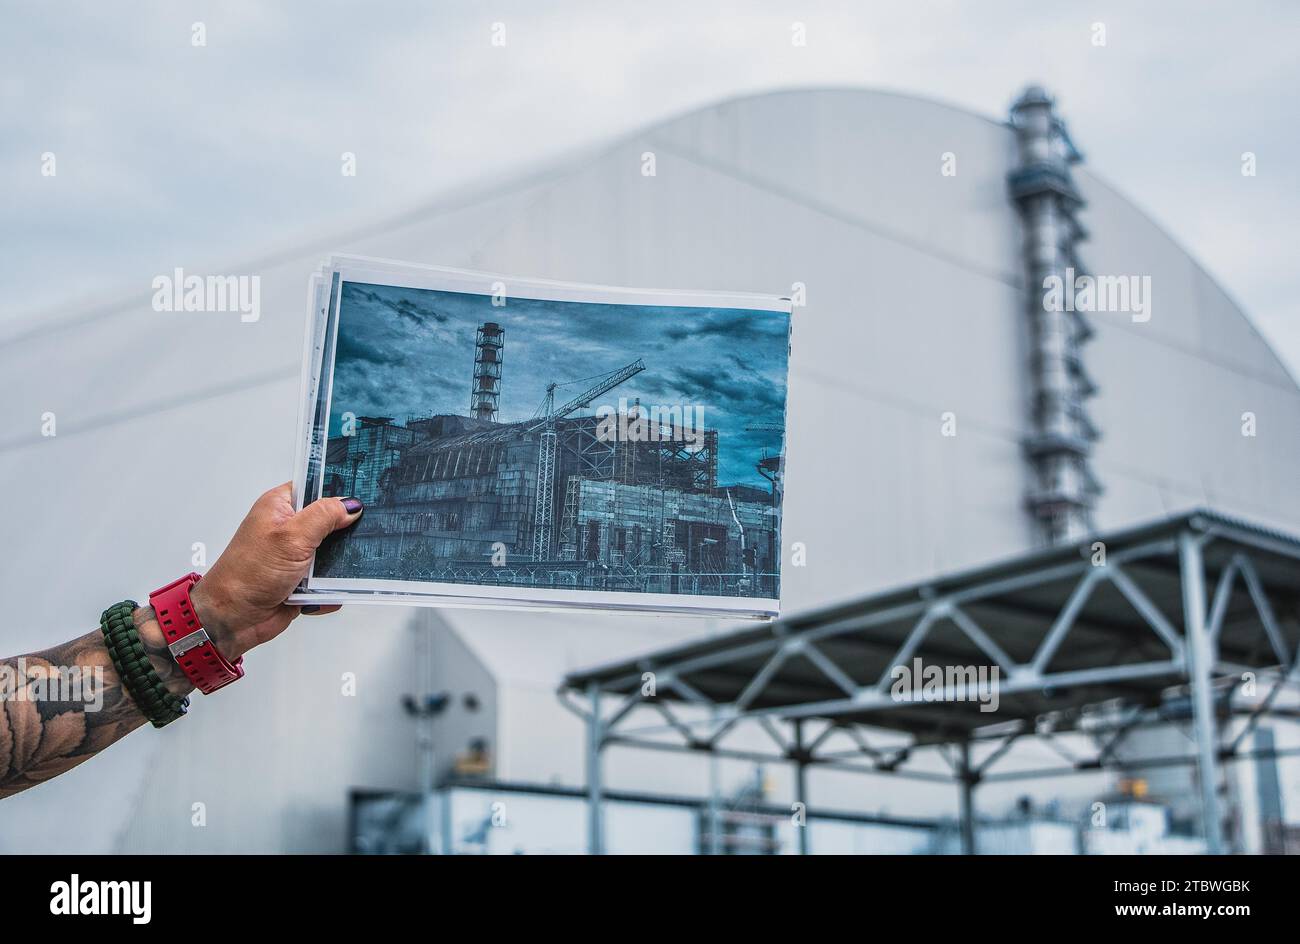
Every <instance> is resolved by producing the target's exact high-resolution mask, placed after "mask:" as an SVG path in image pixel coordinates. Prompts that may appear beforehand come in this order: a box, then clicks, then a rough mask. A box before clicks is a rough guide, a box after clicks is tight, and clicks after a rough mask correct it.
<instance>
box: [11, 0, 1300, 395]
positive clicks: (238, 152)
mask: <svg viewBox="0 0 1300 944" xmlns="http://www.w3.org/2000/svg"><path fill="white" fill-rule="evenodd" d="M796 21H798V22H802V23H804V24H805V26H806V31H807V46H806V47H804V48H796V47H793V46H792V44H791V42H790V31H791V24H792V23H794V22H796ZM195 22H202V23H203V24H204V28H205V30H206V41H207V45H206V46H205V47H201V48H196V47H195V46H193V45H192V44H191V30H192V25H193V24H194V23H195ZM494 23H504V24H505V27H506V34H505V35H506V45H505V47H503V48H498V47H493V46H492V44H491V35H492V29H493V24H494ZM1096 23H1102V24H1104V26H1105V34H1106V45H1105V46H1104V47H1098V46H1095V45H1093V36H1094V26H1093V25H1094V24H1096ZM1297 47H1300V3H1295V2H1286V0H1278V2H1259V3H1233V4H1228V3H1194V2H1144V3H1141V4H1136V3H1131V2H1117V3H1111V2H1069V3H1066V2H1048V0H1037V2H1003V3H999V2H981V3H955V2H931V3H927V2H923V0H905V2H886V3H877V2H867V0H858V2H836V0H822V2H817V0H802V2H801V0H788V2H781V3H776V2H763V0H745V2H736V3H725V2H718V3H703V2H699V0H656V2H653V3H645V2H642V0H627V2H620V0H590V2H586V0H552V2H547V3H539V2H535V0H522V2H517V0H492V2H486V0H445V2H435V0H419V2H409V3H396V2H393V3H331V2H323V0H315V2H298V0H293V2H290V0H280V2H275V3H267V2H232V0H226V2H221V3H216V2H211V0H207V2H198V3H195V2H189V0H166V2H161V0H160V2H155V3H148V2H139V0H137V2H132V3H122V2H113V0H87V2H65V0H53V2H35V0H32V2H24V0H0V126H2V127H3V128H4V133H3V135H0V225H3V234H4V252H3V253H0V277H3V281H4V285H5V289H6V291H5V295H4V298H3V301H0V322H3V321H6V320H8V319H24V318H34V317H38V316H46V315H50V314H52V315H53V316H59V315H62V314H66V313H68V312H69V311H70V310H71V309H73V308H75V307H76V304H75V302H74V300H78V299H85V298H88V297H91V296H93V297H95V298H96V299H97V300H99V301H101V302H102V301H103V300H104V297H105V292H108V293H109V294H110V296H111V295H128V294H139V293H141V291H142V290H141V285H142V284H143V285H147V284H148V281H149V279H150V278H152V276H153V274H155V273H157V272H165V271H170V270H171V268H172V267H173V266H174V265H175V264H177V260H178V259H183V260H192V261H191V262H190V263H189V264H190V265H191V266H192V267H197V268H202V267H204V266H209V265H214V264H219V263H221V262H230V263H235V262H239V261H241V260H245V261H246V260H248V259H253V258H257V257H258V255H259V253H260V252H261V251H263V250H267V249H278V248H282V247H285V246H292V245H294V244H295V243H296V242H298V241H299V240H302V239H305V238H306V237H308V236H315V237H319V236H320V235H321V234H322V233H329V232H336V231H342V230H344V229H345V228H346V227H347V226H348V225H350V224H352V223H356V222H360V221H366V220H374V219H376V218H382V217H383V216H385V215H388V214H390V213H392V212H394V211H397V210H400V209H401V208H403V207H404V206H408V205H409V204H410V203H411V202H412V201H413V200H419V199H424V198H428V197H430V196H432V195H436V194H438V193H442V192H445V191H447V190H450V189H452V188H454V187H455V186H456V185H457V184H459V183H463V182H466V181H469V180H474V181H484V180H492V179H493V178H495V177H499V176H502V175H507V174H510V175H513V174H515V173H518V172H519V171H520V170H527V169H529V167H530V166H531V165H533V164H540V163H543V162H545V161H547V160H548V159H550V158H553V157H555V156H557V155H558V154H559V153H562V152H564V151H568V150H571V149H573V148H575V147H578V146H581V145H583V144H586V143H594V142H596V141H599V140H602V139H605V138H607V137H609V136H611V135H613V134H616V133H618V132H622V131H628V130H631V129H633V128H635V127H639V126H641V125H644V124H646V123H648V122H651V121H655V120H658V119H661V118H665V117H668V116H671V115H674V114H676V113H679V112H682V111H684V110H687V109H689V108H692V107H695V106H699V105H703V104H707V103H709V102H713V101H717V100H719V99H722V98H725V97H728V96H732V95H736V94H741V93H747V92H754V91H760V90H769V89H773V88H782V87H800V86H803V87H807V86H819V85H861V86H864V87H874V88H888V89H893V90H897V91H903V92H908V93H914V94H918V95H922V96H926V97H931V98H936V99H940V100H945V101H948V102H952V103H954V104H958V105H961V106H964V107H966V108H969V109H971V110H973V111H976V112H979V113H982V114H985V115H989V116H992V117H995V118H1002V117H1004V116H1005V113H1006V108H1007V105H1008V104H1009V103H1010V101H1011V100H1012V99H1013V98H1014V96H1015V95H1016V93H1017V92H1018V91H1019V89H1020V88H1021V87H1022V86H1023V85H1025V84H1026V83H1027V82H1030V81H1034V82H1041V83H1043V84H1045V85H1047V86H1048V87H1049V88H1050V89H1051V90H1052V91H1053V92H1054V93H1056V95H1057V96H1058V101H1059V104H1060V107H1061V109H1062V112H1063V114H1064V115H1065V117H1066V118H1067V120H1068V121H1069V123H1070V126H1071V130H1072V132H1073V134H1074V137H1075V139H1076V141H1077V142H1078V143H1079V145H1080V146H1081V148H1082V149H1083V150H1084V151H1085V152H1086V155H1087V158H1088V165H1089V167H1090V168H1091V169H1092V170H1093V171H1094V172H1095V173H1097V174H1099V175H1100V176H1102V177H1103V178H1105V179H1106V180H1107V181H1108V182H1110V183H1111V184H1113V185H1114V186H1116V187H1117V188H1118V189H1119V190H1120V191H1121V192H1123V193H1125V194H1126V195H1127V196H1128V197H1129V198H1131V199H1132V200H1133V201H1134V202H1136V203H1137V204H1138V205H1139V206H1141V207H1142V208H1144V209H1145V210H1147V211H1148V212H1149V213H1150V214H1151V215H1152V216H1153V217H1154V218H1155V219H1156V220H1157V221H1158V222H1160V223H1161V224H1162V225H1163V226H1164V227H1165V228H1166V229H1168V231H1169V232H1170V233H1172V234H1173V236H1174V238H1175V239H1176V240H1177V241H1178V242H1180V243H1181V244H1182V245H1184V246H1185V247H1187V248H1188V249H1189V250H1190V251H1191V252H1192V253H1193V255H1195V256H1196V257H1197V259H1198V260H1199V261H1200V262H1201V263H1202V264H1203V265H1204V266H1205V267H1206V268H1207V269H1208V271H1209V272H1210V273H1211V274H1212V275H1214V276H1215V277H1216V278H1217V279H1218V280H1219V282H1220V283H1221V284H1222V285H1223V286H1224V288H1226V289H1227V291H1228V292H1229V294H1230V295H1232V296H1233V297H1234V298H1236V299H1237V300H1238V302H1239V303H1240V304H1241V305H1242V306H1243V307H1244V308H1245V309H1246V311H1247V312H1248V313H1249V314H1250V316H1251V317H1252V318H1253V320H1254V321H1255V323H1256V324H1257V325H1258V326H1259V328H1260V329H1261V330H1262V331H1263V333H1264V334H1265V336H1266V337H1268V338H1269V339H1270V340H1271V341H1272V342H1273V344H1274V346H1275V347H1277V348H1278V350H1279V351H1280V353H1281V354H1282V355H1283V358H1284V359H1285V360H1286V361H1287V363H1288V365H1289V366H1290V368H1291V370H1292V372H1293V373H1298V372H1300V267H1297V266H1296V265H1295V250H1294V249H1293V246H1294V245H1295V243H1296V234H1295V232H1294V221H1295V220H1296V219H1297V218H1298V217H1300V173H1298V172H1297V161H1296V153H1297V143H1300V142H1298V138H1300V129H1297V122H1296V111H1297V107H1296V103H1297V92H1300V56H1297V54H1296V49H1297ZM344 151H352V152H354V153H356V154H357V160H358V175H357V176H356V177H355V178H346V177H343V176H342V175H340V173H339V155H340V154H341V153H342V152H344ZM1244 151H1252V152H1254V153H1255V154H1256V155H1257V161H1258V175H1257V176H1255V177H1243V176H1242V174H1241V171H1240V166H1241V155H1242V152H1244ZM46 152H52V153H54V154H55V155H56V159H57V168H58V175H57V177H56V178H48V177H42V176H41V173H40V168H41V159H42V155H43V154H44V153H46Z"/></svg>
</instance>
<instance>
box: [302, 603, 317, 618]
mask: <svg viewBox="0 0 1300 944" xmlns="http://www.w3.org/2000/svg"><path fill="white" fill-rule="evenodd" d="M302 612H304V613H307V614H309V615H310V614H312V613H319V612H320V607H319V606H317V605H316V604H315V603H311V604H308V605H307V606H304V607H303V608H302Z"/></svg>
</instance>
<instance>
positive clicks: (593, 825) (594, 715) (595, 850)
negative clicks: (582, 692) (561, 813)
mask: <svg viewBox="0 0 1300 944" xmlns="http://www.w3.org/2000/svg"><path fill="white" fill-rule="evenodd" d="M587 695H588V697H589V698H590V699H591V705H590V711H591V716H590V717H589V718H588V719H587V851H588V853H590V854H591V855H604V853H605V836H604V816H603V810H602V809H601V804H602V802H603V801H602V798H601V770H600V754H601V750H602V749H603V748H604V743H603V742H604V740H605V731H604V726H603V724H602V721H601V717H600V688H599V687H598V686H597V685H596V684H595V683H594V682H593V683H592V684H590V685H588V686H587Z"/></svg>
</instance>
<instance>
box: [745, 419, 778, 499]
mask: <svg viewBox="0 0 1300 944" xmlns="http://www.w3.org/2000/svg"><path fill="white" fill-rule="evenodd" d="M745 431H746V432H748V433H780V434H781V435H785V427H784V426H781V425H778V424H776V423H750V424H749V425H748V426H746V427H745ZM781 465H782V463H781V454H780V453H777V454H776V455H773V454H772V453H770V452H769V451H768V450H767V447H766V446H764V447H763V454H762V455H761V456H760V457H759V459H758V462H757V463H755V465H754V468H756V469H757V470H758V474H759V475H761V476H763V478H765V479H767V480H768V482H770V483H771V484H772V501H773V504H775V503H776V500H777V496H778V495H779V494H780V480H781V472H782V468H781Z"/></svg>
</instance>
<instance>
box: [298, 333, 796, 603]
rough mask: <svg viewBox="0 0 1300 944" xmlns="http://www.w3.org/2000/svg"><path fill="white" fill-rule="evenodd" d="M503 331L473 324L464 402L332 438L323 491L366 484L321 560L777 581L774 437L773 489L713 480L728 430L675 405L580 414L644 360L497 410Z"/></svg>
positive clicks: (638, 578)
mask: <svg viewBox="0 0 1300 944" xmlns="http://www.w3.org/2000/svg"><path fill="white" fill-rule="evenodd" d="M504 344H505V331H504V330H503V329H502V328H501V326H500V325H498V324H496V323H493V322H487V323H484V324H483V325H482V326H481V327H480V328H479V329H478V332H477V343H476V345H475V356H474V373H473V376H472V386H471V387H470V390H471V395H470V409H469V413H468V414H467V415H449V414H442V415H434V416H425V417H410V418H407V419H406V421H405V422H404V423H398V422H397V421H396V420H395V419H394V418H392V417H373V416H366V417H359V418H358V420H357V428H356V430H355V431H354V432H353V433H352V434H351V435H346V436H337V437H331V439H330V440H329V444H328V446H327V449H326V467H325V479H324V494H326V495H331V496H339V497H343V496H346V495H356V496H357V497H359V498H361V499H362V500H363V501H365V503H366V514H365V516H364V517H363V518H362V520H361V521H360V522H359V523H358V525H357V526H356V528H355V529H354V530H353V531H351V532H349V533H348V534H347V535H346V539H347V540H346V542H345V543H344V542H342V541H340V542H339V543H338V544H337V545H335V546H333V547H331V548H329V549H328V550H327V551H326V552H325V553H324V554H323V555H322V556H321V557H320V558H318V560H317V567H316V573H317V575H320V576H332V575H333V574H334V570H333V569H332V568H336V567H337V566H338V565H339V564H344V565H346V567H345V572H346V575H347V576H349V577H368V578H391V579H404V580H430V581H440V582H455V583H470V584H489V583H490V584H516V585H518V584H522V585H527V586H531V587H547V588H556V589H575V590H585V589H593V590H623V591H629V592H640V593H671V594H692V595H712V596H758V597H771V598H775V597H777V596H778V594H779V586H778V579H779V578H778V571H779V568H778V567H777V561H778V554H779V551H778V545H779V538H778V533H779V523H780V500H781V498H780V489H779V477H780V463H781V460H780V455H779V452H773V453H768V452H763V453H761V454H758V455H755V456H754V468H755V471H756V472H758V473H759V474H760V475H762V476H763V477H764V478H766V479H767V480H768V481H769V482H770V488H769V489H767V490H764V489H760V488H756V487H755V486H753V485H749V484H744V483H731V484H719V482H718V431H717V430H716V429H702V430H695V429H693V428H691V429H689V432H688V431H686V430H685V429H684V427H683V421H682V416H681V413H682V410H681V408H680V407H678V408H677V409H676V411H675V413H676V415H675V416H672V415H669V416H667V417H662V416H661V411H660V409H659V408H657V407H655V408H649V407H644V406H642V405H641V404H640V403H639V402H633V403H631V404H627V405H625V407H624V408H623V409H620V411H619V412H618V414H617V415H616V416H614V417H601V416H586V415H577V414H578V413H579V412H580V411H585V410H586V409H588V408H589V407H591V406H593V405H595V404H596V403H599V402H601V401H600V398H602V397H605V396H606V395H609V394H612V395H617V392H618V388H619V386H620V385H621V384H623V383H624V382H625V381H627V380H630V379H631V378H633V377H635V376H636V375H638V374H639V373H641V372H642V371H644V370H646V369H647V368H646V364H645V362H644V361H642V360H639V359H638V360H636V361H634V362H632V363H630V364H627V365H625V366H623V367H620V368H618V369H616V370H614V371H611V372H609V373H608V374H605V375H602V376H599V377H597V378H595V382H594V383H592V384H591V385H589V386H587V387H586V389H583V390H582V391H581V392H580V393H578V394H577V395H576V396H573V397H571V398H570V399H568V400H567V401H566V402H563V403H556V402H555V397H554V391H555V385H554V384H553V385H551V388H550V389H548V391H547V399H546V401H545V406H544V407H543V408H542V409H541V411H540V415H539V416H538V417H537V418H535V419H532V420H528V421H523V422H515V423H501V422H497V419H496V417H497V415H498V412H499V403H500V394H501V384H502V382H503V378H502V365H503V348H504ZM467 379H470V378H467ZM663 412H664V413H669V414H671V412H672V411H669V410H664V411H663ZM689 425H690V424H687V426H689ZM611 429H612V430H616V431H617V432H615V434H614V435H611V434H610V431H611ZM774 432H776V433H778V434H779V430H774ZM778 441H779V440H778Z"/></svg>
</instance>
